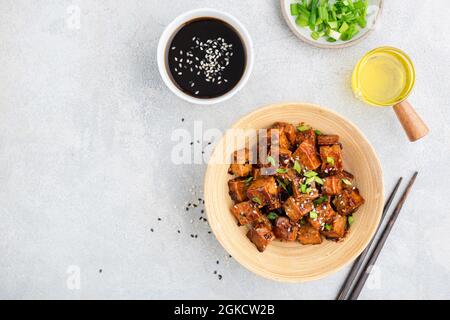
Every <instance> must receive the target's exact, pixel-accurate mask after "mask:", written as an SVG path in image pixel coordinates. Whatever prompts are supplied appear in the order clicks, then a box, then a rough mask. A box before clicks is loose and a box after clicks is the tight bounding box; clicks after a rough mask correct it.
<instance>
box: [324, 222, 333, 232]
mask: <svg viewBox="0 0 450 320" xmlns="http://www.w3.org/2000/svg"><path fill="white" fill-rule="evenodd" d="M331 228H332V227H331V225H329V224H328V223H326V224H325V229H327V231H330V230H331Z"/></svg>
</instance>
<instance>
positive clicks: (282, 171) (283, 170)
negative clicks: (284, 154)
mask: <svg viewBox="0 0 450 320" xmlns="http://www.w3.org/2000/svg"><path fill="white" fill-rule="evenodd" d="M286 172H287V170H286V169H283V168H278V169H277V173H286Z"/></svg>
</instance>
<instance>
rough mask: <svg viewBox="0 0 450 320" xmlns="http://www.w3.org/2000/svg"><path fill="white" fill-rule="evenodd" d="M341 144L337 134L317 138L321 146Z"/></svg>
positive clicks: (322, 135)
mask: <svg viewBox="0 0 450 320" xmlns="http://www.w3.org/2000/svg"><path fill="white" fill-rule="evenodd" d="M338 143H339V136H338V135H337V134H321V135H320V136H318V137H317V144H318V145H319V146H330V145H333V144H338Z"/></svg>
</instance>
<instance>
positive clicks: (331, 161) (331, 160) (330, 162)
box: [327, 157, 334, 166]
mask: <svg viewBox="0 0 450 320" xmlns="http://www.w3.org/2000/svg"><path fill="white" fill-rule="evenodd" d="M327 162H328V163H329V164H331V165H332V166H334V158H333V157H327Z"/></svg>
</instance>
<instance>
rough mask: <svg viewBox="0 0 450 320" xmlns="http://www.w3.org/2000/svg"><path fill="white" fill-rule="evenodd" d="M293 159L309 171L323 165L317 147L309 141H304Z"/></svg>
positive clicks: (293, 155)
mask: <svg viewBox="0 0 450 320" xmlns="http://www.w3.org/2000/svg"><path fill="white" fill-rule="evenodd" d="M292 157H293V158H294V160H298V161H299V162H300V163H301V165H302V166H303V167H304V168H306V169H308V170H316V169H317V168H318V167H320V164H321V162H320V159H319V157H318V156H317V150H316V146H315V145H314V144H313V143H311V141H309V140H305V141H303V142H302V143H301V144H300V145H299V146H298V148H297V150H295V152H294V153H293V154H292Z"/></svg>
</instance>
